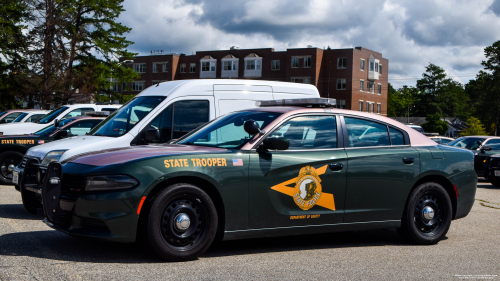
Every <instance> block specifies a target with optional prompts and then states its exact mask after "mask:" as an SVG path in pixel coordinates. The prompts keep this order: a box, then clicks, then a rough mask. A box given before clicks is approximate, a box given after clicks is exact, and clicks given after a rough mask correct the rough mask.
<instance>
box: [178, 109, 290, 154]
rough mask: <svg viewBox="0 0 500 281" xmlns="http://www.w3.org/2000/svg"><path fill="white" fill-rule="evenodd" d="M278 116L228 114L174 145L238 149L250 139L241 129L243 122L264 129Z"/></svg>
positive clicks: (259, 112)
mask: <svg viewBox="0 0 500 281" xmlns="http://www.w3.org/2000/svg"><path fill="white" fill-rule="evenodd" d="M280 115H281V113H276V112H262V111H240V112H234V113H230V114H227V115H224V116H221V117H219V118H217V119H215V120H214V121H212V122H210V123H207V124H205V125H204V126H202V127H200V128H198V129H197V130H195V131H193V132H191V133H190V134H188V135H186V136H185V137H183V138H181V139H179V140H178V141H177V142H175V143H177V144H194V145H202V146H212V147H219V148H235V149H238V148H241V147H242V146H243V145H245V144H246V143H247V142H248V141H249V140H250V139H251V138H252V135H249V134H248V133H247V132H245V130H244V129H243V124H244V123H245V121H248V120H254V121H257V123H259V125H260V127H261V128H264V127H265V126H267V125H268V124H269V123H271V122H272V121H273V120H274V119H276V118H277V117H278V116H280Z"/></svg>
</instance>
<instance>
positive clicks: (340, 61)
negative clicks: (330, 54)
mask: <svg viewBox="0 0 500 281" xmlns="http://www.w3.org/2000/svg"><path fill="white" fill-rule="evenodd" d="M337 68H347V58H338V59H337Z"/></svg>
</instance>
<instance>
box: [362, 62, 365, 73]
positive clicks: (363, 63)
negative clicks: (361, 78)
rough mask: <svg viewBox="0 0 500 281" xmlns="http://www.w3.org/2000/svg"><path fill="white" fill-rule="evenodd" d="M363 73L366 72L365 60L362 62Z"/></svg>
mask: <svg viewBox="0 0 500 281" xmlns="http://www.w3.org/2000/svg"><path fill="white" fill-rule="evenodd" d="M361 71H365V60H361Z"/></svg>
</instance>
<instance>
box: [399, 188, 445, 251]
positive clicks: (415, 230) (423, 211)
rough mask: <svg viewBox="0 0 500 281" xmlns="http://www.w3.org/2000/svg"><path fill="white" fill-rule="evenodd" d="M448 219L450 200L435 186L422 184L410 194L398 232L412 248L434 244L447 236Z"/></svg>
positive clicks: (441, 189)
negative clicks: (411, 244)
mask: <svg viewBox="0 0 500 281" xmlns="http://www.w3.org/2000/svg"><path fill="white" fill-rule="evenodd" d="M451 218H452V206H451V200H450V197H449V196H448V193H447V192H446V190H445V189H444V188H443V187H442V186H441V185H440V184H438V183H435V182H428V183H424V184H421V185H419V186H418V187H417V188H416V189H415V190H414V191H413V192H412V193H411V195H410V198H409V200H408V202H407V204H406V209H405V211H404V214H403V218H402V221H401V228H400V229H398V232H399V233H400V234H401V235H402V236H403V238H405V239H407V240H409V241H410V242H413V243H416V244H421V245H431V244H436V243H438V242H439V241H440V240H441V239H443V237H444V236H445V235H446V233H447V232H448V229H449V228H450V224H451Z"/></svg>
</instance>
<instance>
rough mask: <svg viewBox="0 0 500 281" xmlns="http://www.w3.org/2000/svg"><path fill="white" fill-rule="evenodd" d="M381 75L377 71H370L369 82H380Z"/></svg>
mask: <svg viewBox="0 0 500 281" xmlns="http://www.w3.org/2000/svg"><path fill="white" fill-rule="evenodd" d="M378 76H379V73H378V72H377V71H368V79H369V80H378Z"/></svg>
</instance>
